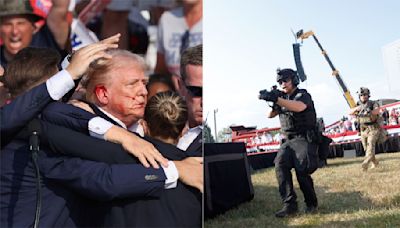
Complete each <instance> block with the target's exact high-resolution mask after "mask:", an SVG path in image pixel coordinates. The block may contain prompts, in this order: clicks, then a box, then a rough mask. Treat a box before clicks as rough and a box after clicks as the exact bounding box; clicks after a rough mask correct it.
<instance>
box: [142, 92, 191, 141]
mask: <svg viewBox="0 0 400 228" xmlns="http://www.w3.org/2000/svg"><path fill="white" fill-rule="evenodd" d="M144 119H145V120H146V122H147V125H148V128H149V131H150V135H151V136H153V137H160V138H162V139H169V138H172V139H174V140H177V139H178V138H179V136H180V134H181V132H182V130H183V128H184V127H185V124H186V122H187V120H188V111H187V106H186V102H185V100H183V98H182V97H181V96H179V95H178V94H177V93H176V92H172V91H166V92H161V93H157V94H156V95H154V96H153V97H152V98H150V100H149V101H148V103H147V106H146V109H145V113H144Z"/></svg>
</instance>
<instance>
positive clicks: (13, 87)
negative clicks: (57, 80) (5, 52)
mask: <svg viewBox="0 0 400 228" xmlns="http://www.w3.org/2000/svg"><path fill="white" fill-rule="evenodd" d="M60 59H61V57H60V54H59V53H58V52H57V51H56V50H54V49H50V48H37V47H26V48H24V49H22V50H21V51H19V52H18V53H17V54H16V55H15V57H14V58H13V60H11V61H10V62H9V63H8V64H7V67H6V69H5V72H4V84H5V86H6V87H7V88H8V90H9V92H10V94H11V97H12V98H15V97H16V96H18V95H20V94H22V93H24V92H26V91H28V90H29V89H31V88H33V87H35V86H36V85H38V84H40V83H42V82H43V81H45V80H47V79H48V78H50V77H51V76H52V75H53V74H54V72H55V70H56V69H58V68H57V67H58V63H59V62H60Z"/></svg>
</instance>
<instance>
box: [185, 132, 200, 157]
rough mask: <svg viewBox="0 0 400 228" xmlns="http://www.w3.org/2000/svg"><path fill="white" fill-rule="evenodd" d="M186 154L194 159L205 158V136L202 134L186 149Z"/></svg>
mask: <svg viewBox="0 0 400 228" xmlns="http://www.w3.org/2000/svg"><path fill="white" fill-rule="evenodd" d="M186 154H187V155H188V156H193V157H202V156H203V134H202V133H200V134H199V135H198V136H197V137H196V138H195V139H194V140H193V142H192V143H191V144H190V145H189V147H188V148H187V149H186Z"/></svg>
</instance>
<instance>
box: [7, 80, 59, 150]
mask: <svg viewBox="0 0 400 228" xmlns="http://www.w3.org/2000/svg"><path fill="white" fill-rule="evenodd" d="M50 101H52V98H51V97H50V95H49V92H48V91H47V87H46V83H43V84H41V85H39V86H36V87H35V88H33V89H31V90H29V91H28V92H26V93H24V94H22V95H20V96H18V97H17V98H15V99H14V100H13V102H11V103H10V104H7V105H5V106H3V107H1V108H0V124H1V125H0V126H1V132H0V136H1V147H2V148H3V146H5V145H7V143H9V142H10V141H11V140H12V138H13V137H14V136H15V135H16V134H17V133H18V132H19V131H20V130H21V129H22V128H23V127H24V126H26V125H27V124H28V122H29V121H30V120H31V119H33V118H35V117H36V116H37V115H38V114H39V113H40V112H41V111H42V110H43V108H44V107H45V106H46V105H47V104H48V103H49V102H50Z"/></svg>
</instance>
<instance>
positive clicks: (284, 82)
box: [259, 69, 318, 217]
mask: <svg viewBox="0 0 400 228" xmlns="http://www.w3.org/2000/svg"><path fill="white" fill-rule="evenodd" d="M277 74H278V75H277V82H278V83H279V85H280V87H281V91H278V90H272V91H270V92H268V91H260V97H259V98H260V99H264V100H266V101H271V102H273V103H274V106H273V107H272V110H271V111H270V112H269V113H268V114H267V116H268V117H269V118H273V117H275V116H277V115H279V120H280V122H281V130H282V133H283V134H284V135H285V136H286V138H285V139H284V140H282V144H281V147H280V150H279V151H278V154H277V156H276V158H275V172H276V177H277V179H278V184H279V193H280V195H281V198H282V202H283V204H284V206H283V208H282V209H281V210H279V211H278V212H276V213H275V216H276V217H286V216H289V215H292V214H295V213H297V211H298V208H297V201H296V199H297V196H296V193H295V191H294V189H293V180H292V173H291V169H292V168H294V169H295V171H296V176H297V181H298V182H299V185H300V189H301V191H302V192H303V195H304V199H305V203H306V206H307V207H306V209H305V212H306V213H314V212H315V211H316V210H317V206H318V201H317V196H316V194H315V190H314V183H313V180H312V178H311V176H310V174H311V173H313V172H314V171H315V170H316V169H317V167H318V154H317V147H318V146H317V143H316V142H314V141H315V140H314V139H315V137H316V135H317V133H316V132H317V130H316V113H315V108H314V103H313V101H312V98H311V95H310V94H309V93H308V92H307V91H306V90H305V89H299V88H297V85H298V84H299V78H298V75H297V72H296V71H293V70H292V69H283V70H278V71H277Z"/></svg>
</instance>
